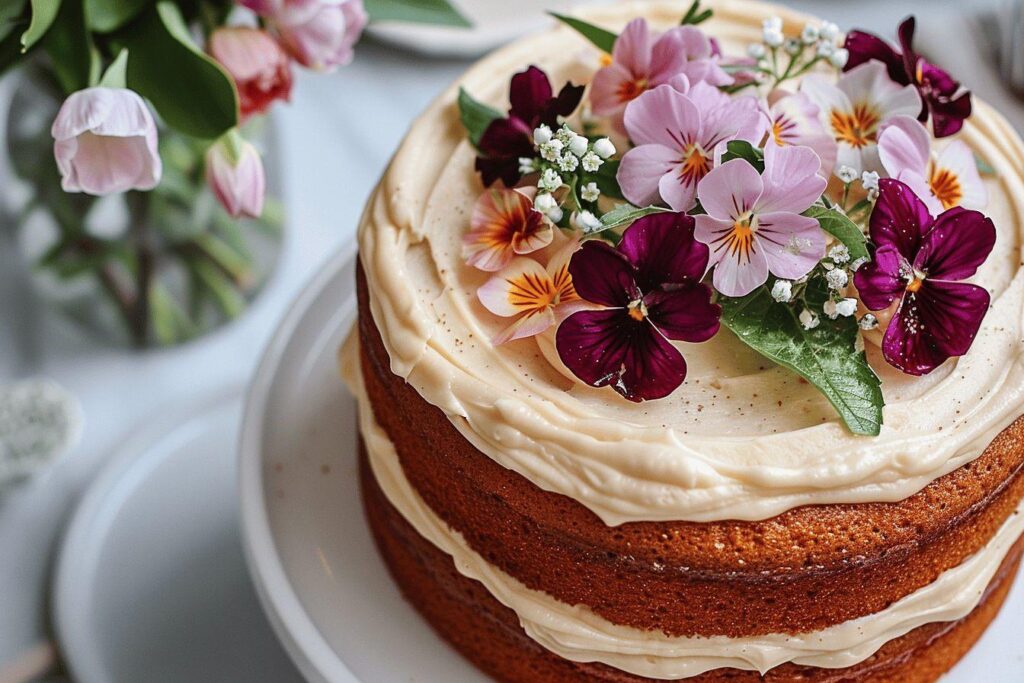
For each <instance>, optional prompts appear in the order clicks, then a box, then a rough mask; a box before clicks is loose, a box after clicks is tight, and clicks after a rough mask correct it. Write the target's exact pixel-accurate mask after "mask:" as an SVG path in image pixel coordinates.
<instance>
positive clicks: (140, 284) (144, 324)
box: [125, 192, 156, 348]
mask: <svg viewBox="0 0 1024 683" xmlns="http://www.w3.org/2000/svg"><path fill="white" fill-rule="evenodd" d="M125 199H126V201H127V203H128V213H129V215H130V216H131V228H130V229H131V234H132V239H133V241H134V246H135V300H134V301H133V302H132V303H133V305H132V307H131V310H130V313H129V315H128V319H127V322H128V332H129V334H130V335H131V339H132V344H133V345H134V346H135V347H136V348H144V347H145V346H147V345H148V343H149V317H150V312H149V288H150V285H151V284H152V281H153V270H154V265H155V261H156V257H155V253H154V249H153V245H152V235H151V234H150V230H149V224H148V220H147V218H148V212H147V208H148V206H149V197H148V196H147V195H146V193H144V192H129V193H128V194H127V195H125Z"/></svg>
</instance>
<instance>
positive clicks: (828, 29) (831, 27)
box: [818, 21, 839, 40]
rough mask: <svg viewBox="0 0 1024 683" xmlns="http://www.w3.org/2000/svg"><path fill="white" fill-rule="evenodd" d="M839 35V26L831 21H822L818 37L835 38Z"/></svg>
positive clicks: (824, 38)
mask: <svg viewBox="0 0 1024 683" xmlns="http://www.w3.org/2000/svg"><path fill="white" fill-rule="evenodd" d="M838 36H839V27H838V26H836V25H835V24H833V23H832V22H831V21H823V22H821V27H819V28H818V37H819V38H821V39H822V40H835V39H836V38H837V37H838Z"/></svg>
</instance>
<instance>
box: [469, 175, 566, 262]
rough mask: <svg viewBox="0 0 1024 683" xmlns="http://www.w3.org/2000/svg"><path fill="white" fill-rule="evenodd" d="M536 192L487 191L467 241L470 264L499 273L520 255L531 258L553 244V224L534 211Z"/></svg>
mask: <svg viewBox="0 0 1024 683" xmlns="http://www.w3.org/2000/svg"><path fill="white" fill-rule="evenodd" d="M535 193H536V189H535V188H524V189H522V190H508V189H504V188H502V189H491V190H486V191H484V193H483V194H482V195H480V198H479V199H477V202H476V205H475V206H474V207H473V215H472V217H471V218H470V230H469V232H468V233H466V235H465V236H464V237H463V240H462V247H463V256H464V257H465V259H466V263H468V264H469V265H471V266H474V267H476V268H479V269H480V270H486V271H491V272H493V271H496V270H501V269H502V268H504V267H505V266H507V265H508V264H509V263H510V262H511V261H512V259H513V258H515V257H516V255H520V256H521V255H523V254H529V253H531V252H534V251H537V250H538V249H542V248H544V247H546V246H547V245H549V244H551V240H552V239H553V237H554V228H553V227H552V225H551V221H550V220H548V218H547V217H546V216H545V215H544V214H542V213H541V212H540V211H536V210H535V209H534V207H533V196H534V194H535Z"/></svg>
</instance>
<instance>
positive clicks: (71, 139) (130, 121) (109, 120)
mask: <svg viewBox="0 0 1024 683" xmlns="http://www.w3.org/2000/svg"><path fill="white" fill-rule="evenodd" d="M50 132H51V134H52V135H53V154H54V157H55V158H56V159H57V168H58V170H59V171H60V175H61V187H62V188H64V191H65V192H85V193H87V194H94V195H105V194H111V193H113V192H125V191H127V190H152V189H153V188H154V187H156V186H157V184H158V183H159V182H160V176H161V173H162V172H163V164H162V163H161V161H160V154H159V153H158V151H157V132H156V122H155V121H154V120H153V115H152V114H151V113H150V112H149V108H148V107H147V106H146V103H145V101H144V100H143V99H142V98H141V97H139V95H137V94H136V93H135V92H133V91H131V90H127V89H125V88H103V87H98V88H86V89H85V90H79V91H78V92H75V93H71V95H69V96H68V98H67V99H66V100H64V104H62V105H61V108H60V111H58V112H57V118H56V119H54V121H53V127H52V129H51V131H50Z"/></svg>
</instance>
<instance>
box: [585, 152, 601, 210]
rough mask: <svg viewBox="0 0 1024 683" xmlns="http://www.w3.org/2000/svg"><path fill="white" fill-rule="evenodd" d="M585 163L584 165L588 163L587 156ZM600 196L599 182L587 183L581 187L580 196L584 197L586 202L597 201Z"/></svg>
mask: <svg viewBox="0 0 1024 683" xmlns="http://www.w3.org/2000/svg"><path fill="white" fill-rule="evenodd" d="M583 163H584V165H586V163H587V159H586V157H584V158H583ZM600 196H601V190H600V189H598V187H597V183H593V182H591V183H587V184H586V185H584V186H583V187H582V188H580V197H582V198H583V201H585V202H596V201H597V200H598V198H600Z"/></svg>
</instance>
